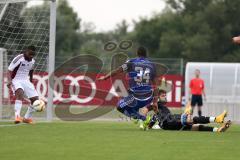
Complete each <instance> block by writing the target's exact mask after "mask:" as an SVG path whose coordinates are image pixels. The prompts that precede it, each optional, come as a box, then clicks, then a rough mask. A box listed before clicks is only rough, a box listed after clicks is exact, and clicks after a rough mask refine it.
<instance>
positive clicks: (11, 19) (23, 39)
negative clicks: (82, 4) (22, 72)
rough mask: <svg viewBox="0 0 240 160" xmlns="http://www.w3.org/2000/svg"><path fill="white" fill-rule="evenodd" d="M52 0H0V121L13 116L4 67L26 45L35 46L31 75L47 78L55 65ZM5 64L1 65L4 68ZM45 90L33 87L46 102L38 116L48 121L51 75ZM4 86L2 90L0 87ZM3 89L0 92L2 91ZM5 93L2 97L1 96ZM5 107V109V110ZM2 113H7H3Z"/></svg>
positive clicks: (51, 103) (54, 21)
mask: <svg viewBox="0 0 240 160" xmlns="http://www.w3.org/2000/svg"><path fill="white" fill-rule="evenodd" d="M56 6H57V5H56V0H0V58H1V60H0V74H1V75H2V76H1V77H0V83H1V87H0V90H1V93H0V121H1V119H6V120H8V119H11V118H13V106H14V104H13V102H10V103H8V104H6V101H5V100H6V98H9V99H10V92H9V95H8V97H6V94H7V93H8V91H6V84H4V78H5V79H6V73H7V67H6V66H8V65H9V63H10V62H11V60H12V59H13V58H14V57H15V56H16V55H17V54H20V53H21V52H22V51H23V50H24V49H25V48H26V47H27V46H28V45H34V46H35V47H36V57H35V60H36V62H35V63H36V65H35V71H34V73H35V77H41V76H45V77H47V78H48V77H50V75H51V74H52V73H53V72H54V67H55V36H56V8H57V7H56ZM4 66H5V67H4ZM47 82H48V83H46V84H47V86H48V88H47V91H46V92H45V93H42V92H41V91H40V89H41V86H40V87H38V89H39V90H37V91H38V92H41V93H40V98H43V99H44V100H46V101H47V109H46V111H45V113H42V114H38V118H43V119H44V120H47V121H52V118H53V89H52V88H51V87H50V86H53V85H51V84H53V83H54V80H53V78H52V79H47ZM4 89H5V90H4ZM3 91H4V92H3ZM3 94H5V97H4V95H3ZM6 109H7V110H6ZM6 114H7V115H8V116H6Z"/></svg>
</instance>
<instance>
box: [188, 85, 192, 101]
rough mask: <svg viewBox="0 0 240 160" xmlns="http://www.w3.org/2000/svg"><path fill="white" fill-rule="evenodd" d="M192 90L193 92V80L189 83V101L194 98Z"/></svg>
mask: <svg viewBox="0 0 240 160" xmlns="http://www.w3.org/2000/svg"><path fill="white" fill-rule="evenodd" d="M191 90H192V80H191V81H190V83H189V90H188V92H189V100H191V96H192V92H191Z"/></svg>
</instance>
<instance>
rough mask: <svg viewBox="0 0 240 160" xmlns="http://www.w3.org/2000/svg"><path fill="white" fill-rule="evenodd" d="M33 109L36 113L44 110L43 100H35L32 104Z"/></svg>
mask: <svg viewBox="0 0 240 160" xmlns="http://www.w3.org/2000/svg"><path fill="white" fill-rule="evenodd" d="M32 106H33V108H34V109H35V110H36V111H37V112H42V111H44V109H45V107H46V106H45V102H44V101H43V100H41V99H40V100H36V101H34V102H33V105H32Z"/></svg>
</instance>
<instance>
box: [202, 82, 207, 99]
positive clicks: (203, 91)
mask: <svg viewBox="0 0 240 160" xmlns="http://www.w3.org/2000/svg"><path fill="white" fill-rule="evenodd" d="M202 93H203V96H204V98H205V100H206V98H207V97H206V92H205V84H204V82H203V90H202Z"/></svg>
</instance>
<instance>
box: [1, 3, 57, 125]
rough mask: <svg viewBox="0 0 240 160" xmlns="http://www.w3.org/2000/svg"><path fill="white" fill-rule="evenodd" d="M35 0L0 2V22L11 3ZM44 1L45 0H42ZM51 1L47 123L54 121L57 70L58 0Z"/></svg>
mask: <svg viewBox="0 0 240 160" xmlns="http://www.w3.org/2000/svg"><path fill="white" fill-rule="evenodd" d="M29 1H33V0H0V4H5V6H4V7H3V9H2V11H1V12H0V21H1V19H2V17H3V15H4V12H5V11H6V8H7V6H8V5H9V4H10V3H19V2H29ZM41 1H43V0H41ZM45 1H50V26H49V34H50V35H49V54H48V77H49V79H48V103H47V110H46V112H47V114H46V119H47V121H52V119H53V96H54V91H53V88H52V87H51V86H54V85H53V84H54V79H53V77H54V76H50V75H54V69H55V43H56V42H55V41H56V11H57V4H56V0H45ZM4 51H5V49H3V48H2V49H1V48H0V58H1V59H0V73H1V74H2V73H3V60H2V59H3V54H4ZM2 78H3V77H2V76H1V77H0V82H2V84H3V79H2ZM2 84H1V85H0V86H1V87H0V91H1V92H2ZM0 95H1V97H0V105H2V94H0ZM1 109H2V108H1V106H0V120H1V119H2V110H1Z"/></svg>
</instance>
